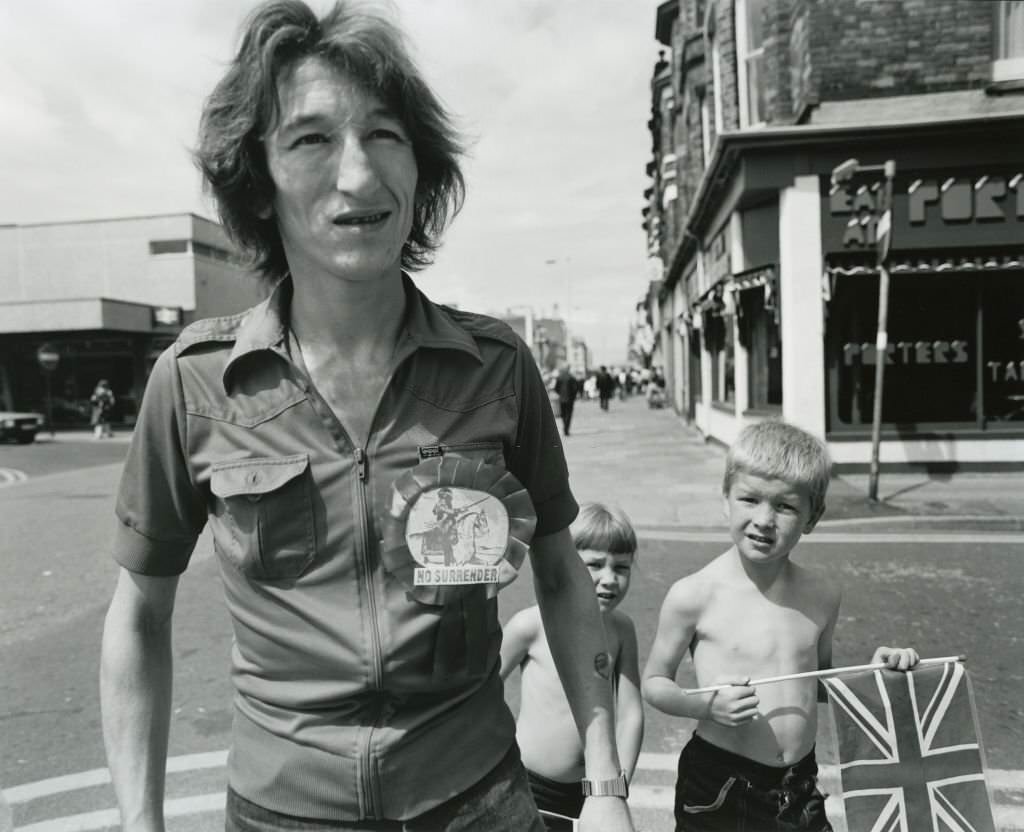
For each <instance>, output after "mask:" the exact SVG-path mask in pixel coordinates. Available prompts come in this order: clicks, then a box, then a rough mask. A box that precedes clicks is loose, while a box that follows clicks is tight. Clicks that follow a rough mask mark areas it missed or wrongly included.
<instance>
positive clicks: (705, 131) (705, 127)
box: [700, 95, 711, 168]
mask: <svg viewBox="0 0 1024 832" xmlns="http://www.w3.org/2000/svg"><path fill="white" fill-rule="evenodd" d="M700 140H701V150H702V151H703V153H704V165H703V166H704V167H705V168H706V167H707V166H708V165H709V164H710V163H711V108H710V107H709V106H708V97H707V95H702V96H701V97H700Z"/></svg>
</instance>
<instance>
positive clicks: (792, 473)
mask: <svg viewBox="0 0 1024 832" xmlns="http://www.w3.org/2000/svg"><path fill="white" fill-rule="evenodd" d="M737 473H748V474H754V475H755V476H759V477H766V478H769V479H778V480H784V481H785V482H788V483H792V484H794V485H798V486H802V487H805V488H806V489H807V491H808V494H809V496H810V502H811V511H812V513H815V514H817V513H818V512H820V511H821V510H822V509H823V508H824V505H825V494H826V493H827V492H828V483H829V479H830V478H831V476H832V460H831V459H829V455H828V449H827V448H826V447H825V443H824V442H822V441H821V440H820V439H818V438H816V437H814V436H812V435H811V434H809V433H807V432H806V431H804V430H801V429H800V428H798V427H796V426H794V425H790V424H788V423H786V422H782V421H777V420H770V421H767V422H759V423H757V424H753V425H747V427H745V428H744V429H743V430H742V431H740V434H739V436H738V437H736V441H735V442H733V444H732V446H731V447H730V448H729V452H728V454H726V457H725V478H724V479H723V481H722V492H723V493H724V494H728V493H729V489H730V488H732V483H733V480H734V479H735V478H736V475H737Z"/></svg>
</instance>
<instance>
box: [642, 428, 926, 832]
mask: <svg viewBox="0 0 1024 832" xmlns="http://www.w3.org/2000/svg"><path fill="white" fill-rule="evenodd" d="M830 468H831V463H830V461H829V458H828V453H827V451H826V449H825V447H824V445H823V444H822V443H821V442H819V441H818V440H817V439H815V438H814V437H813V436H811V435H809V434H807V433H805V432H804V431H802V430H800V429H798V428H796V427H793V426H791V425H787V424H785V423H782V422H764V423H761V424H757V425H751V426H749V427H747V428H745V429H744V430H743V431H742V432H741V433H740V435H739V437H738V438H737V440H736V442H735V444H734V445H733V446H732V447H731V448H730V450H729V453H728V455H727V457H726V470H725V479H724V482H723V488H722V490H723V496H724V500H725V514H726V517H727V519H728V522H729V533H730V536H731V537H732V541H733V545H732V547H731V548H730V549H729V550H728V551H727V552H725V553H724V554H722V555H719V556H718V557H717V558H715V559H714V560H713V561H711V563H709V564H708V565H707V566H705V567H704V568H703V569H701V570H699V571H698V572H696V573H694V574H692V575H689V576H687V577H685V578H683V579H681V580H679V581H677V582H676V583H675V584H674V585H673V586H672V587H671V589H669V591H668V595H667V596H666V598H665V601H664V603H663V605H662V608H661V615H660V618H659V621H658V632H657V635H656V636H655V641H654V645H653V647H652V649H651V654H650V657H649V659H648V661H647V666H646V668H645V669H644V676H643V696H644V699H646V700H647V702H648V703H650V704H651V705H653V706H654V707H655V708H658V709H659V710H661V711H664V712H665V713H668V714H672V715H675V716H685V717H690V718H691V719H696V720H697V729H696V731H695V732H694V735H693V737H692V739H691V740H690V742H689V743H688V744H687V745H686V747H685V748H684V749H683V751H682V754H681V755H680V757H679V773H678V779H677V781H676V799H675V814H676V830H677V832H679V831H680V830H687V831H689V830H736V829H740V828H742V829H752V830H759V832H762V831H764V832H767V830H790V829H806V830H829V829H831V827H830V826H829V823H828V820H827V818H826V816H825V806H824V798H823V796H822V795H821V793H820V792H819V791H818V790H817V788H816V785H815V776H816V775H817V771H818V766H817V763H816V762H815V758H814V740H815V735H816V732H817V700H818V696H817V695H816V694H817V689H818V688H817V684H818V683H817V681H816V680H815V679H799V680H791V681H788V682H779V683H776V684H770V685H764V686H761V687H759V688H757V689H756V690H755V689H754V688H753V687H751V686H750V685H749V682H750V680H751V679H754V678H759V677H768V676H781V675H786V674H790V673H801V672H804V671H811V670H819V669H825V668H829V667H831V666H832V635H833V632H834V630H835V625H836V619H837V617H838V615H839V602H840V592H839V589H838V587H836V586H835V585H834V584H832V583H831V581H829V580H828V579H827V578H826V577H825V576H824V575H822V574H820V573H817V572H813V571H811V570H808V569H806V568H804V567H802V566H798V565H797V564H795V563H793V562H792V561H791V560H790V557H789V556H790V553H791V552H792V551H793V548H794V547H795V546H796V544H797V542H798V541H799V540H800V537H801V536H802V535H804V534H807V533H808V532H810V531H811V530H812V529H813V528H814V525H815V523H817V521H818V519H819V518H820V517H821V515H822V512H823V511H824V509H825V493H826V490H827V488H828V483H829V476H830ZM687 651H689V652H690V655H691V657H692V659H693V666H694V671H695V672H696V675H697V684H698V685H699V686H701V687H704V686H710V685H716V684H727V685H729V686H730V687H727V688H725V689H723V690H719V691H716V692H713V693H704V694H692V695H688V694H686V693H685V692H684V691H683V690H682V689H681V688H680V687H679V686H678V685H677V684H676V682H675V677H676V672H677V671H678V669H679V665H680V662H681V661H682V660H683V656H684V654H685V653H686V652H687ZM872 661H873V662H884V663H885V664H887V665H888V666H889V667H890V668H893V669H898V670H907V669H908V668H911V667H913V666H914V665H915V664H916V663H917V661H918V657H917V653H916V652H915V651H914V650H913V649H909V648H890V647H879V648H878V649H877V650H876V651H875V654H874V658H873V659H872Z"/></svg>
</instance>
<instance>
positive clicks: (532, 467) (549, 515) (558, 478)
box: [509, 342, 579, 537]
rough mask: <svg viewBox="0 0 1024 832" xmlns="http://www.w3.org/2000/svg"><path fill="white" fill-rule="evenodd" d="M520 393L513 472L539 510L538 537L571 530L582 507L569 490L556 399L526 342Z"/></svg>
mask: <svg viewBox="0 0 1024 832" xmlns="http://www.w3.org/2000/svg"><path fill="white" fill-rule="evenodd" d="M515 391H516V401H517V404H518V408H519V412H518V424H517V428H516V441H515V445H514V446H513V449H512V457H511V459H510V460H509V470H510V471H511V472H512V473H513V474H515V476H516V478H517V479H518V480H519V481H520V482H521V483H522V484H523V486H524V487H525V488H526V490H527V491H528V492H530V498H531V499H532V500H533V505H534V509H535V510H536V512H537V529H536V532H535V535H536V536H538V537H541V536H543V535H548V534H553V533H554V532H558V531H561V530H562V529H564V528H567V527H568V526H569V524H570V523H572V521H573V520H575V519H576V515H577V513H578V512H579V506H578V505H577V504H576V499H575V498H574V497H573V495H572V491H571V490H570V488H569V469H568V466H567V465H566V463H565V453H564V451H563V450H562V439H561V437H560V436H559V434H558V426H557V425H556V423H555V414H554V411H553V410H552V409H551V400H550V399H549V398H548V392H547V389H546V388H545V387H544V382H543V380H542V379H541V377H540V372H539V371H538V369H537V365H536V364H535V363H534V361H533V356H532V355H531V354H530V352H529V350H528V349H527V347H526V345H525V344H524V343H522V342H519V344H518V350H517V354H516V366H515Z"/></svg>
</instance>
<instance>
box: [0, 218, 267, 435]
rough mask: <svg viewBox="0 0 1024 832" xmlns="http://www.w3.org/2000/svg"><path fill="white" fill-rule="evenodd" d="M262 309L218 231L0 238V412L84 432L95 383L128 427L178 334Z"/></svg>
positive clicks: (59, 231) (193, 227) (189, 223)
mask: <svg viewBox="0 0 1024 832" xmlns="http://www.w3.org/2000/svg"><path fill="white" fill-rule="evenodd" d="M262 297H263V289H262V287H261V284H260V283H259V281H258V280H257V279H256V278H255V276H254V275H252V274H250V273H248V272H247V271H246V270H245V269H244V268H242V266H241V265H239V263H238V261H237V258H236V256H235V251H234V248H233V247H232V245H231V243H230V242H229V241H228V239H227V236H226V235H225V233H224V231H223V229H222V228H221V227H220V225H218V224H217V223H214V222H211V221H209V220H206V219H203V218H202V217H198V216H195V215H193V214H169V215H164V216H153V217H134V218H129V219H116V220H100V221H87V222H66V223H46V224H38V225H6V226H0V407H2V408H3V409H6V410H36V411H39V412H41V413H46V414H47V415H48V416H50V417H51V418H52V424H53V425H55V426H58V427H69V426H75V425H81V424H87V423H88V419H89V407H88V400H89V396H90V395H91V393H92V390H93V387H94V386H95V385H96V382H97V381H98V380H99V379H101V378H105V379H107V380H108V381H109V382H110V383H111V385H112V387H113V390H114V394H115V396H116V398H117V400H118V404H117V406H116V408H115V410H114V414H113V418H114V420H115V421H116V422H120V423H123V424H131V423H133V422H134V417H135V413H136V408H137V405H138V402H139V400H140V398H141V395H142V390H143V389H144V387H145V382H146V379H147V378H148V375H149V370H150V368H151V367H152V364H153V362H154V361H155V360H156V357H157V356H158V355H159V354H160V352H161V351H162V350H163V349H165V348H166V347H167V346H168V345H170V343H171V342H172V341H173V340H174V338H175V337H176V336H177V334H178V333H179V332H180V331H181V329H182V327H184V326H186V325H187V324H188V323H190V322H191V321H193V320H196V319H197V318H205V317H211V316H215V315H224V314H229V313H233V312H237V311H240V310H242V309H245V308H247V307H248V306H251V305H252V304H254V303H256V302H258V301H259V300H260V299H261V298H262ZM41 351H42V352H43V353H44V354H50V355H53V354H56V356H57V361H56V366H55V367H53V368H52V369H46V368H44V366H42V365H41V362H40V360H39V354H40V352H41Z"/></svg>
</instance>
